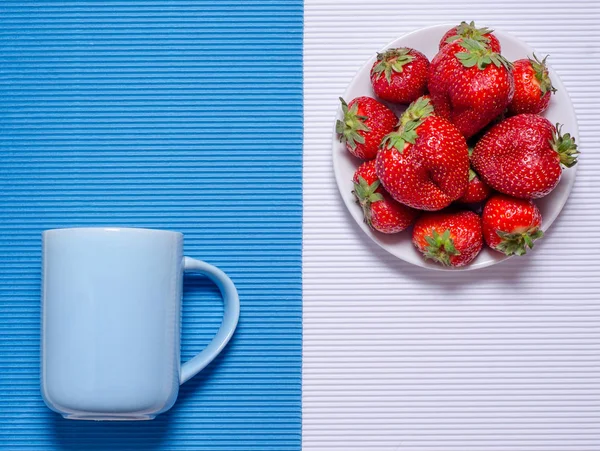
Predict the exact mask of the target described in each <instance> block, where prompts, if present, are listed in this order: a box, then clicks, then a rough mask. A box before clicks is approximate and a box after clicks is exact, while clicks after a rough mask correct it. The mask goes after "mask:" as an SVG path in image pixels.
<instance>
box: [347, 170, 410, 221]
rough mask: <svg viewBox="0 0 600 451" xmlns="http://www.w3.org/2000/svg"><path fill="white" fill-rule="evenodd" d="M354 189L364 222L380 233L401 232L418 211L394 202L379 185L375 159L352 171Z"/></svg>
mask: <svg viewBox="0 0 600 451" xmlns="http://www.w3.org/2000/svg"><path fill="white" fill-rule="evenodd" d="M353 181H354V191H352V193H353V194H354V195H355V196H356V200H357V202H358V203H359V204H360V206H361V207H362V209H363V213H364V216H365V222H366V223H367V224H368V225H369V226H370V227H371V228H372V229H373V230H378V231H379V232H382V233H398V232H402V231H403V230H404V229H406V228H407V227H408V226H410V225H411V224H412V223H413V222H414V220H415V218H416V217H417V216H418V214H419V212H418V211H417V210H413V209H412V208H410V207H407V206H406V205H402V204H401V203H398V202H396V201H395V200H394V199H392V198H391V197H390V196H389V194H387V193H386V192H385V191H384V190H383V189H382V187H381V186H380V181H379V179H378V178H377V174H375V160H371V161H366V162H364V163H363V164H361V165H360V167H359V168H358V170H357V171H356V172H355V173H354V178H353Z"/></svg>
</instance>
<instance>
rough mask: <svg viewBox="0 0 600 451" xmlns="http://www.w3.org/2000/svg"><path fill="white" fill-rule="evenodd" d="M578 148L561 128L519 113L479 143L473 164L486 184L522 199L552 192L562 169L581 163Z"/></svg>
mask: <svg viewBox="0 0 600 451" xmlns="http://www.w3.org/2000/svg"><path fill="white" fill-rule="evenodd" d="M578 154H579V152H578V151H577V145H576V144H575V139H573V138H572V137H571V135H569V134H568V133H566V134H564V135H562V134H561V131H560V126H559V127H558V129H557V128H555V127H554V125H552V124H551V123H550V121H548V119H546V118H543V117H541V116H538V115H536V114H519V115H517V116H513V117H510V118H508V119H506V120H504V121H502V122H500V123H499V124H497V125H495V126H494V127H492V128H491V129H490V131H488V132H487V133H486V134H485V135H484V136H483V138H481V139H480V140H479V142H478V143H477V145H476V146H475V150H474V151H473V156H472V158H471V163H472V164H473V167H474V168H475V170H476V171H477V172H478V173H479V175H480V176H481V178H482V179H483V181H484V182H486V183H487V184H488V185H490V186H491V187H492V188H494V189H495V190H497V191H500V192H502V193H505V194H509V195H511V196H514V197H520V198H533V199H535V198H538V197H543V196H545V195H546V194H548V193H550V191H552V190H553V189H554V188H555V187H556V185H557V184H558V182H559V180H560V176H561V173H562V168H561V165H562V166H565V167H567V168H570V167H572V166H574V165H575V164H576V163H577V155H578Z"/></svg>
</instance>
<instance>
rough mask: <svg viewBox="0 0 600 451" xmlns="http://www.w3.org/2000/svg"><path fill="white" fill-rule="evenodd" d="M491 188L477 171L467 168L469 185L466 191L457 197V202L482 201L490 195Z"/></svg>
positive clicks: (473, 202)
mask: <svg viewBox="0 0 600 451" xmlns="http://www.w3.org/2000/svg"><path fill="white" fill-rule="evenodd" d="M490 193H491V190H490V187H489V186H487V185H486V184H485V182H484V181H483V180H481V178H479V176H478V175H477V173H476V172H475V171H474V170H473V169H471V168H469V185H468V186H467V191H466V192H465V194H464V195H463V196H462V197H461V198H460V199H458V202H461V203H463V204H475V203H478V202H483V201H484V200H486V199H487V198H488V196H489V195H490Z"/></svg>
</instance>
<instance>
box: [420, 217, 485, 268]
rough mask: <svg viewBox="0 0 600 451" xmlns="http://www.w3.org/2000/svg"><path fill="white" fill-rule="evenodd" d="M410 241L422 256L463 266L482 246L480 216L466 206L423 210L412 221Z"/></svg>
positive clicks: (445, 263)
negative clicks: (460, 208) (447, 209)
mask: <svg viewBox="0 0 600 451" xmlns="http://www.w3.org/2000/svg"><path fill="white" fill-rule="evenodd" d="M412 241H413V244H414V245H415V246H416V247H417V249H419V250H420V251H421V252H422V253H423V255H424V256H425V258H428V259H432V260H434V261H436V262H438V263H441V264H442V265H444V266H456V267H458V266H465V265H467V264H469V263H470V262H472V261H473V259H474V258H475V257H477V254H479V251H480V250H481V248H482V247H483V238H482V231H481V218H480V217H479V216H477V215H476V214H475V213H473V212H472V211H466V210H463V211H458V212H450V213H449V212H445V211H441V212H435V213H425V214H423V216H421V217H420V218H419V219H418V220H417V222H416V223H415V227H414V229H413V237H412Z"/></svg>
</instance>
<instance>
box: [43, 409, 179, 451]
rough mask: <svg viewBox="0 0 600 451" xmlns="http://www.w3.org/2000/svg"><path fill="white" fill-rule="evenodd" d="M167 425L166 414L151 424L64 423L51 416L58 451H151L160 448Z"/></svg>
mask: <svg viewBox="0 0 600 451" xmlns="http://www.w3.org/2000/svg"><path fill="white" fill-rule="evenodd" d="M170 422H171V415H170V414H169V413H168V412H166V413H164V414H162V415H159V416H158V417H156V418H155V419H154V420H150V421H133V422H130V421H125V422H102V421H78V420H66V419H64V418H62V417H61V416H60V415H58V414H54V415H53V417H52V430H53V432H54V438H55V441H56V444H57V448H58V449H60V450H61V451H81V450H82V449H85V450H86V451H96V450H97V451H106V450H111V451H126V450H127V451H129V450H133V449H135V450H142V451H154V450H158V449H160V448H161V447H162V445H163V443H164V440H165V438H166V437H167V432H168V430H169V423H170ZM82 447H85V448H82Z"/></svg>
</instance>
